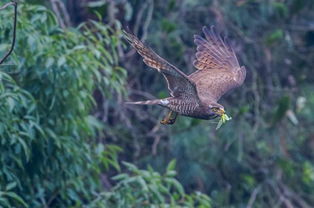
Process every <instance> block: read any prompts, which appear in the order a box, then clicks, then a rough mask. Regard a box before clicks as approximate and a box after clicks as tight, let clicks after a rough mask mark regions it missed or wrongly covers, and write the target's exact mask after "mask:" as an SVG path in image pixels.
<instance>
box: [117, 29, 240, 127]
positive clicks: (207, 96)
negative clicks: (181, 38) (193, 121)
mask: <svg viewBox="0 0 314 208" xmlns="http://www.w3.org/2000/svg"><path fill="white" fill-rule="evenodd" d="M123 32H124V35H125V38H126V39H127V40H128V41H129V42H130V44H131V45H132V46H133V47H134V48H135V50H136V51H137V52H138V53H139V54H140V55H141V56H142V57H143V61H144V63H145V64H147V65H148V66H149V67H152V68H154V69H156V70H157V71H158V72H160V73H161V74H162V75H163V76H164V78H165V79H166V81H167V84H168V89H169V92H170V95H171V96H170V97H168V98H164V99H156V100H148V101H138V102H127V103H128V104H142V105H160V106H163V107H166V108H168V109H169V113H168V114H167V116H166V117H165V118H164V119H163V120H162V121H161V123H162V124H173V123H174V122H175V120H176V117H177V115H178V114H179V115H183V116H189V117H194V118H199V119H206V120H209V119H214V118H216V117H220V116H222V115H224V114H225V110H224V107H223V106H222V105H220V104H219V103H218V102H217V101H218V100H219V99H220V97H221V96H222V95H224V94H225V93H226V92H228V91H229V90H231V89H233V88H235V87H239V86H240V85H242V83H243V81H244V79H245V75H246V69H245V67H244V66H242V67H240V65H239V62H238V60H237V57H236V55H235V52H234V51H233V49H232V47H231V46H230V45H229V44H228V43H227V42H226V40H223V39H222V38H221V37H220V36H219V35H217V34H216V32H215V30H214V27H213V26H212V27H211V28H208V27H203V33H204V35H205V38H203V37H201V36H199V35H195V36H194V42H195V44H196V46H197V51H196V54H195V60H194V62H193V65H194V66H195V68H196V69H198V70H196V71H195V72H193V73H192V74H190V75H186V74H185V73H183V72H182V71H181V70H179V69H178V68H177V67H175V66H173V65H172V64H170V63H169V62H168V61H166V60H165V59H163V58H162V57H160V56H159V55H157V54H156V53H155V52H154V51H153V50H152V49H151V48H149V47H147V46H145V45H144V44H143V43H142V42H141V41H140V40H139V39H138V38H137V37H136V36H135V35H133V34H130V33H127V32H125V31H123Z"/></svg>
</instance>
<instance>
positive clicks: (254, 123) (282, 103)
mask: <svg viewBox="0 0 314 208" xmlns="http://www.w3.org/2000/svg"><path fill="white" fill-rule="evenodd" d="M8 2H9V0H3V1H1V2H0V7H1V6H3V5H4V4H5V3H8ZM313 11H314V1H313V0H234V1H231V0H230V1H229V0H202V1H200V0H199V1H193V0H164V1H162V0H142V1H140V0H130V1H127V0H115V1H114V0H46V1H43V0H27V1H26V0H25V1H18V10H17V14H18V17H17V34H16V41H15V48H14V52H13V53H12V54H11V55H10V56H9V58H8V59H6V60H5V62H4V63H3V64H1V65H0V207H32V208H37V207H38V208H39V207H46V208H48V207H88V208H93V207H95V208H96V207H97V208H98V207H100V208H101V207H114V208H115V207H121V208H127V207H152V208H153V207H200V208H207V207H219V208H220V207H228V208H229V207H230V208H231V207H234V208H236V207H237V208H242V207H246V208H253V207H254V208H255V207H256V208H264V207H273V208H275V207H278V208H294V207H295V208H297V207H298V208H299V207H302V208H310V207H314V128H313V124H314V93H313V92H314V78H313V77H314V72H313V66H314V12H313ZM13 17H14V8H13V6H9V7H7V8H5V9H2V10H0V58H1V57H2V56H3V55H4V54H5V53H6V52H7V51H8V50H9V49H10V46H11V43H12V38H13V37H12V31H13ZM204 25H207V26H209V25H215V26H216V28H217V30H218V31H220V32H221V33H222V34H225V35H227V36H228V38H229V42H230V44H231V45H232V46H233V47H234V49H235V52H236V53H237V56H238V58H239V62H240V64H241V65H244V66H246V68H247V79H246V80H245V82H244V85H243V86H242V87H241V88H237V89H235V90H234V91H232V92H231V93H229V94H227V95H226V96H224V97H223V98H222V99H221V101H220V102H221V104H223V105H224V106H225V108H226V110H227V113H228V115H230V116H232V118H233V119H232V120H231V121H229V122H227V123H226V124H225V125H223V126H222V127H221V128H220V129H219V130H215V128H216V125H217V122H218V121H217V120H212V121H203V120H197V119H191V118H185V117H179V118H178V120H177V122H176V123H175V124H174V125H173V126H163V125H161V124H160V123H159V121H160V120H161V119H162V117H163V116H164V115H165V113H166V112H165V110H164V109H162V108H159V107H145V106H127V105H124V101H126V100H144V99H152V98H161V97H166V96H168V92H167V88H166V85H165V81H164V80H163V77H162V76H160V74H158V73H156V71H154V70H152V69H149V68H148V67H147V66H146V65H144V63H143V62H142V60H141V58H140V56H139V55H137V54H136V52H135V51H134V50H133V49H132V48H131V47H130V46H129V45H128V44H127V43H126V41H125V40H124V39H123V36H122V32H121V30H122V29H125V28H127V27H129V28H130V30H131V31H133V33H134V34H136V35H137V36H138V37H139V38H140V39H141V40H143V41H144V42H146V43H147V44H148V45H149V46H150V47H152V48H153V49H154V50H155V51H156V52H157V53H158V54H159V55H161V56H162V57H165V58H166V59H167V60H168V61H169V62H171V63H173V64H174V65H176V66H178V67H179V68H180V69H182V70H183V71H184V72H185V73H191V72H193V71H194V70H195V69H194V68H193V66H192V62H193V59H194V53H195V50H196V49H195V45H194V43H193V35H194V34H201V28H202V26H204Z"/></svg>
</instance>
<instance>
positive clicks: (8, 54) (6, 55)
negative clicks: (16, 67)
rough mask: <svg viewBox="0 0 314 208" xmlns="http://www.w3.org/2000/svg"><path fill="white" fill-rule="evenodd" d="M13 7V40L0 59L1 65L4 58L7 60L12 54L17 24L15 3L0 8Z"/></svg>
mask: <svg viewBox="0 0 314 208" xmlns="http://www.w3.org/2000/svg"><path fill="white" fill-rule="evenodd" d="M11 5H12V6H14V22H13V34H12V35H13V40H12V44H11V48H10V50H9V51H8V52H7V53H6V54H5V55H4V57H3V58H1V59H0V64H2V63H3V62H4V61H5V59H6V58H8V57H9V56H10V54H11V53H12V51H13V49H14V46H15V39H16V22H17V2H15V1H12V2H9V3H7V4H5V5H4V6H2V7H0V10H2V9H5V8H7V7H8V6H11Z"/></svg>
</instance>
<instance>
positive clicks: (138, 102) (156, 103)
mask: <svg viewBox="0 0 314 208" xmlns="http://www.w3.org/2000/svg"><path fill="white" fill-rule="evenodd" d="M125 104H129V105H160V104H161V102H160V99H157V100H146V101H137V102H125Z"/></svg>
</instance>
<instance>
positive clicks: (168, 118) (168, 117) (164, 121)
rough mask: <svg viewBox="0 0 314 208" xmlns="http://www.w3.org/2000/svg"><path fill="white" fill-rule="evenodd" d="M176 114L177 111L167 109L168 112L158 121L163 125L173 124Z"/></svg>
mask: <svg viewBox="0 0 314 208" xmlns="http://www.w3.org/2000/svg"><path fill="white" fill-rule="evenodd" d="M177 115H178V113H176V112H174V111H169V113H168V114H167V115H166V117H165V118H164V119H162V120H161V121H160V123H161V124H164V125H171V124H174V122H176V118H177Z"/></svg>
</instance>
